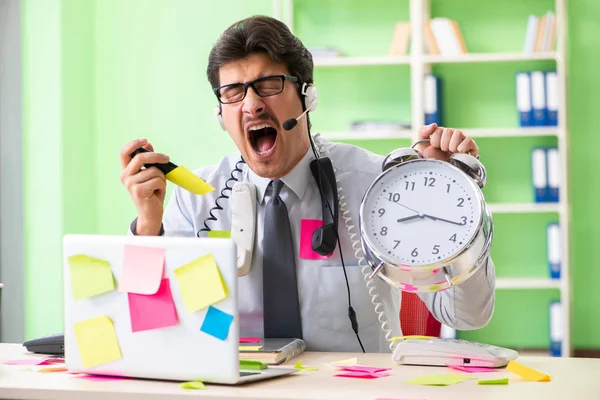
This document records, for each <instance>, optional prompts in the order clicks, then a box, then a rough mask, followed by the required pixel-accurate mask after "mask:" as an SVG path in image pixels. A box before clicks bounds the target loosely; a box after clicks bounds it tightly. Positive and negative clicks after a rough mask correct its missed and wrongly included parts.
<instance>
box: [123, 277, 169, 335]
mask: <svg viewBox="0 0 600 400" xmlns="http://www.w3.org/2000/svg"><path fill="white" fill-rule="evenodd" d="M127 296H128V298H129V316H130V319H131V331H132V332H140V331H147V330H150V329H158V328H164V327H167V326H173V325H177V322H178V318H177V310H176V308H175V303H174V302H173V296H172V295H171V285H169V279H163V280H162V281H161V284H160V287H159V289H158V291H157V292H156V293H155V294H149V295H146V294H136V293H128V294H127Z"/></svg>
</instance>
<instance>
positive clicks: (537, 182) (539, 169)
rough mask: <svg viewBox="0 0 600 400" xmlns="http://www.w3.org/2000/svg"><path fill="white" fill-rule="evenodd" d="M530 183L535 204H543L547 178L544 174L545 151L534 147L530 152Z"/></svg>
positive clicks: (545, 198) (546, 194) (546, 192)
mask: <svg viewBox="0 0 600 400" xmlns="http://www.w3.org/2000/svg"><path fill="white" fill-rule="evenodd" d="M531 181H532V184H533V189H534V190H533V192H534V193H533V195H534V199H535V202H536V203H543V202H546V201H547V198H548V184H547V182H548V178H547V174H546V150H545V149H544V148H541V147H535V148H534V149H533V150H532V151H531Z"/></svg>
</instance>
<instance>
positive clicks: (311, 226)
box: [300, 219, 333, 260]
mask: <svg viewBox="0 0 600 400" xmlns="http://www.w3.org/2000/svg"><path fill="white" fill-rule="evenodd" d="M321 226H323V221H322V220H320V219H303V220H301V221H300V258H302V259H305V260H325V259H327V258H329V257H331V255H332V254H333V253H331V254H328V255H326V256H322V255H320V254H319V253H317V252H315V251H314V250H313V249H312V235H313V232H314V231H315V230H316V229H317V228H320V227H321Z"/></svg>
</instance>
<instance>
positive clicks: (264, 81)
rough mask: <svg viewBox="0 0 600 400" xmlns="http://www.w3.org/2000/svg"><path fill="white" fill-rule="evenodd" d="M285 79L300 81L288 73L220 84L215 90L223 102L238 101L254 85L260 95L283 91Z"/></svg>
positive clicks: (255, 91) (265, 95) (271, 94)
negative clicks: (243, 81)
mask: <svg viewBox="0 0 600 400" xmlns="http://www.w3.org/2000/svg"><path fill="white" fill-rule="evenodd" d="M285 81H292V82H298V78H296V77H295V76H288V75H272V76H265V77H262V78H258V79H255V80H253V81H250V82H246V83H231V84H229V85H223V86H219V87H218V88H214V89H213V91H214V92H215V95H216V96H217V99H218V100H219V102H221V103H222V104H231V103H237V102H240V101H242V100H244V98H245V97H246V93H247V92H248V88H249V87H252V89H254V93H256V94H257V95H259V96H260V97H268V96H274V95H276V94H279V93H281V92H283V85H284V84H285Z"/></svg>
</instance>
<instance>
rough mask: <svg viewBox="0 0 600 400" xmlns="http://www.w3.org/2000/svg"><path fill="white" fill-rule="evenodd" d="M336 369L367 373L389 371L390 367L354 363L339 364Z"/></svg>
mask: <svg viewBox="0 0 600 400" xmlns="http://www.w3.org/2000/svg"><path fill="white" fill-rule="evenodd" d="M338 369H342V370H344V371H352V372H365V373H369V374H373V373H377V372H383V371H389V370H390V369H391V368H380V367H365V366H362V365H354V366H339V367H338Z"/></svg>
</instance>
